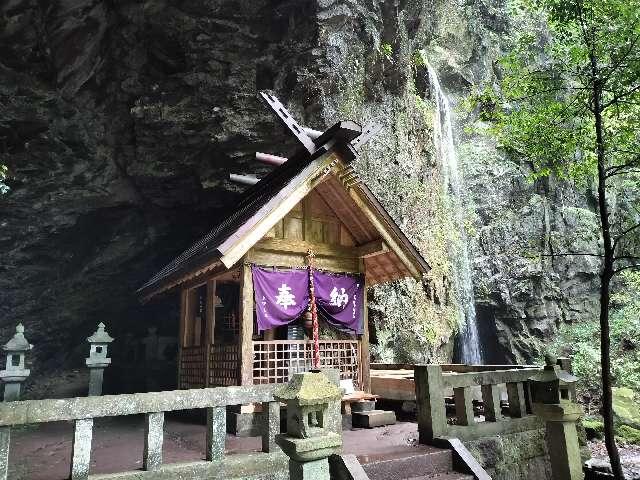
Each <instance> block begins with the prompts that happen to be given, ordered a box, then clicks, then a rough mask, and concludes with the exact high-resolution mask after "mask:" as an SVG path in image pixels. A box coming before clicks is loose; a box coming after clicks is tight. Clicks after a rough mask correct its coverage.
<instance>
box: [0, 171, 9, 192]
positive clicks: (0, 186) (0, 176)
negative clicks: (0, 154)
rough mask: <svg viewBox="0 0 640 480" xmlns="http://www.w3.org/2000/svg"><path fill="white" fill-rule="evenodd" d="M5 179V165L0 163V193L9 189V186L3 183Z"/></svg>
mask: <svg viewBox="0 0 640 480" xmlns="http://www.w3.org/2000/svg"><path fill="white" fill-rule="evenodd" d="M6 179H7V167H6V166H5V165H2V164H0V195H2V194H4V193H7V192H8V191H9V187H8V186H7V184H6V183H5V180H6Z"/></svg>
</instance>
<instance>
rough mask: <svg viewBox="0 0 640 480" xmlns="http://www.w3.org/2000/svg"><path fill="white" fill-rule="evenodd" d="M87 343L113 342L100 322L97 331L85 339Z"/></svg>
mask: <svg viewBox="0 0 640 480" xmlns="http://www.w3.org/2000/svg"><path fill="white" fill-rule="evenodd" d="M87 342H89V343H111V342H113V337H112V336H111V335H109V334H108V333H107V332H106V331H105V330H104V323H102V322H100V323H99V324H98V329H97V330H96V331H95V332H94V334H93V335H91V336H90V337H87Z"/></svg>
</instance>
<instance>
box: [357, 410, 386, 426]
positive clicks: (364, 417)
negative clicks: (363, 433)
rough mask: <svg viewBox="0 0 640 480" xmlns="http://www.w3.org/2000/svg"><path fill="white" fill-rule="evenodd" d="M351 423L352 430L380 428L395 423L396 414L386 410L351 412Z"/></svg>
mask: <svg viewBox="0 0 640 480" xmlns="http://www.w3.org/2000/svg"><path fill="white" fill-rule="evenodd" d="M352 422H353V427H354V428H374V427H382V426H385V425H393V424H394V423H396V414H395V412H390V411H386V410H370V411H367V412H352Z"/></svg>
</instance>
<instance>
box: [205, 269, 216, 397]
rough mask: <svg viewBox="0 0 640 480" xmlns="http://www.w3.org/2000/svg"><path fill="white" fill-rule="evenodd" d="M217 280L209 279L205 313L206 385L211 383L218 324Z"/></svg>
mask: <svg viewBox="0 0 640 480" xmlns="http://www.w3.org/2000/svg"><path fill="white" fill-rule="evenodd" d="M215 300H216V281H215V280H211V279H209V280H207V305H206V307H207V312H206V314H205V325H204V338H205V341H204V370H205V373H204V386H205V387H208V386H209V385H210V379H211V374H210V371H211V350H212V349H211V345H213V334H214V329H215V324H216V320H215V319H216V306H215Z"/></svg>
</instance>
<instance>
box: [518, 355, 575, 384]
mask: <svg viewBox="0 0 640 480" xmlns="http://www.w3.org/2000/svg"><path fill="white" fill-rule="evenodd" d="M529 380H531V381H533V382H540V383H550V382H559V384H560V385H563V386H564V385H571V384H573V383H576V382H577V381H578V377H576V376H574V375H571V374H570V373H569V372H566V371H564V370H562V369H561V368H560V366H559V365H558V364H557V362H556V359H555V358H554V357H552V356H551V355H545V366H544V370H542V371H541V372H540V373H537V374H535V375H534V376H532V377H531V378H529Z"/></svg>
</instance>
